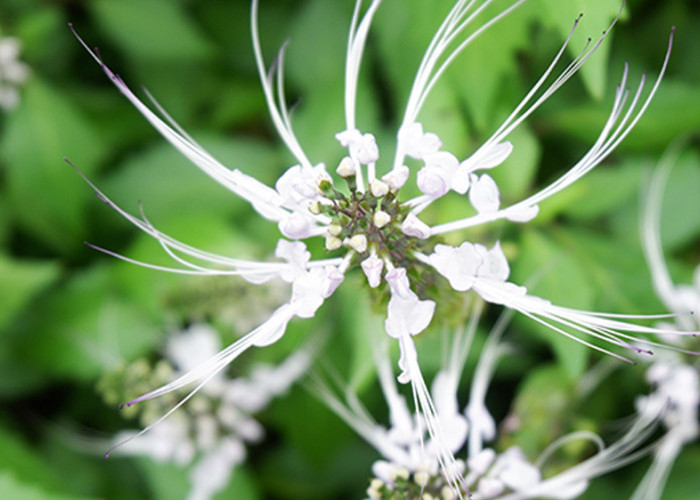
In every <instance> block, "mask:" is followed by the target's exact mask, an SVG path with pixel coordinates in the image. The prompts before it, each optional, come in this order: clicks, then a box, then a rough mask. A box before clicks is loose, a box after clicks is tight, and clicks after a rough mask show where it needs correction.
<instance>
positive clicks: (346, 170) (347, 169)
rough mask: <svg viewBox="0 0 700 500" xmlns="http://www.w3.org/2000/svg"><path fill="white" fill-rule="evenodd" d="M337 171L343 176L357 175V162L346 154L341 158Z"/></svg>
mask: <svg viewBox="0 0 700 500" xmlns="http://www.w3.org/2000/svg"><path fill="white" fill-rule="evenodd" d="M335 171H336V173H337V174H338V175H339V176H341V177H350V176H351V175H355V164H354V163H353V162H352V160H351V159H350V157H349V156H346V157H345V158H343V159H342V160H340V164H339V165H338V168H336V169H335Z"/></svg>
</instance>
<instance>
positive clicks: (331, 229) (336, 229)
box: [328, 224, 343, 236]
mask: <svg viewBox="0 0 700 500" xmlns="http://www.w3.org/2000/svg"><path fill="white" fill-rule="evenodd" d="M342 230H343V228H342V227H340V226H339V225H338V224H331V225H330V226H328V234H330V235H332V236H338V235H339V234H340V233H341V231H342Z"/></svg>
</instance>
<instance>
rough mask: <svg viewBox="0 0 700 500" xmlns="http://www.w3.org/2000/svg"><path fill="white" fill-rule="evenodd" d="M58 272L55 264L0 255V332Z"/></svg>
mask: <svg viewBox="0 0 700 500" xmlns="http://www.w3.org/2000/svg"><path fill="white" fill-rule="evenodd" d="M59 272H60V270H59V267H58V265H57V264H56V263H55V262H44V261H27V260H19V259H13V258H11V257H8V256H5V255H2V254H1V253H0V276H2V280H0V330H2V329H3V328H4V327H5V325H6V323H7V322H8V321H9V320H10V319H12V317H13V316H14V315H15V314H17V313H18V312H19V311H20V310H21V309H22V308H23V307H25V306H26V305H27V303H28V302H29V301H30V300H31V299H32V297H33V296H34V295H35V294H36V293H38V292H39V291H41V290H42V289H43V288H45V287H46V286H48V285H49V284H50V283H51V282H53V281H54V280H55V279H56V278H57V277H58V275H59Z"/></svg>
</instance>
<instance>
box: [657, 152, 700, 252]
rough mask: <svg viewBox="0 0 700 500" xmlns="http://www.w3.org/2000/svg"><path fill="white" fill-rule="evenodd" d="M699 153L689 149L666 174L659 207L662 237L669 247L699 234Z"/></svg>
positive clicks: (684, 242) (692, 238) (686, 242)
mask: <svg viewBox="0 0 700 500" xmlns="http://www.w3.org/2000/svg"><path fill="white" fill-rule="evenodd" d="M698 213H700V155H698V153H697V152H695V151H692V150H689V151H688V152H686V153H685V154H683V155H681V157H680V158H679V159H678V162H677V164H676V165H675V166H674V167H673V169H672V170H671V173H670V174H669V179H668V183H667V185H666V189H665V190H664V195H663V204H662V207H661V218H660V220H661V241H663V242H664V246H665V247H666V248H669V249H673V248H682V247H683V246H684V245H688V244H692V242H693V240H697V239H698V237H699V236H700V217H698V216H697V214H698Z"/></svg>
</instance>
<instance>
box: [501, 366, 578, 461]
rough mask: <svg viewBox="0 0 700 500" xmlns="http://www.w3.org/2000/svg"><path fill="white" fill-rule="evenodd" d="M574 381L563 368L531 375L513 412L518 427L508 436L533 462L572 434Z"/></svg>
mask: <svg viewBox="0 0 700 500" xmlns="http://www.w3.org/2000/svg"><path fill="white" fill-rule="evenodd" d="M571 380H572V379H571V376H570V373H566V370H565V367H563V366H561V365H556V366H555V365H542V366H539V367H538V368H536V369H535V370H534V371H531V372H530V373H529V374H527V376H526V377H525V379H524V380H523V382H522V383H521V384H520V386H519V387H518V395H517V396H516V398H515V401H514V402H513V408H512V409H511V415H512V416H513V417H514V419H513V420H514V422H517V427H516V428H515V429H514V430H513V432H512V433H510V434H509V435H508V436H507V437H506V441H507V442H508V444H509V445H510V444H517V445H518V446H519V447H520V448H521V449H522V450H523V452H524V453H525V455H526V456H528V457H530V459H532V458H534V457H537V456H538V454H539V453H540V452H541V451H542V450H544V449H545V448H546V447H547V446H548V445H549V444H550V443H552V442H553V441H554V440H555V439H557V438H558V437H560V436H562V435H564V434H566V433H567V432H569V425H570V417H571V409H572V393H573V386H572V383H571ZM502 444H503V443H502Z"/></svg>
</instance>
